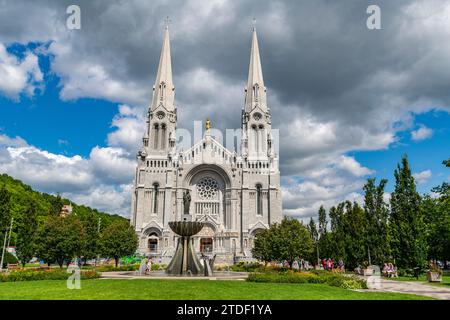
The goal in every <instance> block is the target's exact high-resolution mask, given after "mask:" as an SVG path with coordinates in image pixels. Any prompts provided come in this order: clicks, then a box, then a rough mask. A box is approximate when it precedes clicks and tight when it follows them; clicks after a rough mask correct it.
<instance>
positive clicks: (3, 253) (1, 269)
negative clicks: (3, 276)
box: [0, 218, 14, 272]
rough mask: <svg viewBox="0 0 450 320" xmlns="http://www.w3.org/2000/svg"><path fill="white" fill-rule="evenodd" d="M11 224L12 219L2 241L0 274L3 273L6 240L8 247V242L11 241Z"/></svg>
mask: <svg viewBox="0 0 450 320" xmlns="http://www.w3.org/2000/svg"><path fill="white" fill-rule="evenodd" d="M13 222H14V218H11V224H10V226H9V230H8V229H6V230H5V239H4V240H3V250H2V258H1V261H0V272H2V271H3V260H4V258H5V250H6V239H7V238H9V240H8V247H9V242H10V241H11V231H12V226H13ZM8 231H9V234H8ZM8 235H9V237H8Z"/></svg>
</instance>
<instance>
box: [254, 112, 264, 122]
mask: <svg viewBox="0 0 450 320" xmlns="http://www.w3.org/2000/svg"><path fill="white" fill-rule="evenodd" d="M261 118H262V114H261V113H259V112H256V113H254V114H253V119H255V120H256V121H259V120H261Z"/></svg>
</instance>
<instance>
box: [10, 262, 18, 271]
mask: <svg viewBox="0 0 450 320" xmlns="http://www.w3.org/2000/svg"><path fill="white" fill-rule="evenodd" d="M7 268H8V270H16V269H19V265H18V264H17V263H8V264H7Z"/></svg>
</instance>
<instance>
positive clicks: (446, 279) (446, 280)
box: [389, 274, 450, 287]
mask: <svg viewBox="0 0 450 320" xmlns="http://www.w3.org/2000/svg"><path fill="white" fill-rule="evenodd" d="M389 280H396V281H420V282H423V283H425V284H429V285H437V286H445V287H450V275H444V276H443V277H442V282H428V281H427V277H426V275H425V274H421V275H420V276H419V280H416V278H414V277H398V278H389Z"/></svg>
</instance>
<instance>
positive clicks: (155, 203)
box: [153, 183, 159, 213]
mask: <svg viewBox="0 0 450 320" xmlns="http://www.w3.org/2000/svg"><path fill="white" fill-rule="evenodd" d="M158 192H159V184H157V183H154V184H153V213H158Z"/></svg>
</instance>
